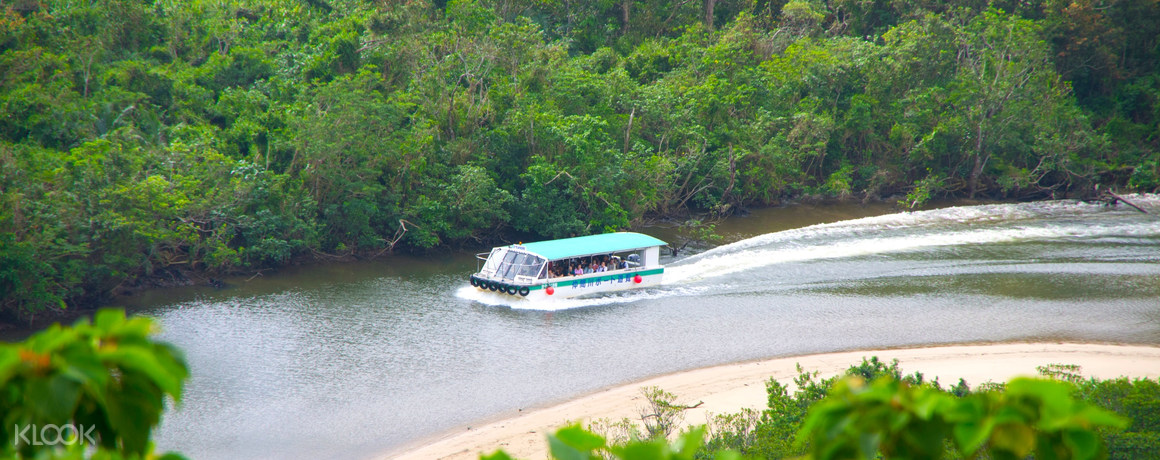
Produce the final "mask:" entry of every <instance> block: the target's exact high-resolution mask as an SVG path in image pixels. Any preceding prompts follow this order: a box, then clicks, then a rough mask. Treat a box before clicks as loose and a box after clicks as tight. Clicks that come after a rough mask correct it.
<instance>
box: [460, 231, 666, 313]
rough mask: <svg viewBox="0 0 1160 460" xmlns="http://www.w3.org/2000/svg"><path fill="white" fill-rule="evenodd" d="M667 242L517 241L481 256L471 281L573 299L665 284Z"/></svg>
mask: <svg viewBox="0 0 1160 460" xmlns="http://www.w3.org/2000/svg"><path fill="white" fill-rule="evenodd" d="M665 244H666V243H665V242H664V241H661V240H659V239H656V238H653V237H651V236H648V235H644V234H640V233H632V232H619V233H605V234H602V235H590V236H580V237H576V238H564V239H559V240H550V241H539V242H535V243H527V244H522V243H521V244H513V245H509V246H500V247H497V248H492V250H491V252H490V253H480V254H476V258H477V259H479V261H480V263H479V267H478V268H479V269H478V271H477V272H476V273H475V274H473V275H471V278H470V281H471V285H472V286H475V287H477V288H479V289H483V290H488V291H493V292H496V293H500V294H506V295H510V296H516V297H525V298H528V299H533V300H534V299H546V298H554V297H559V298H568V297H578V296H584V295H589V294H599V293H605V292H614V291H623V290H627V289H636V288H643V287H648V286H655V285H657V284H660V282H661V276H663V275H664V273H665V267H664V266H663V265H661V264H660V247H661V246H664V245H665Z"/></svg>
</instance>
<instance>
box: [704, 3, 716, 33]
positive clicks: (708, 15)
mask: <svg viewBox="0 0 1160 460" xmlns="http://www.w3.org/2000/svg"><path fill="white" fill-rule="evenodd" d="M716 5H717V0H705V30H713V7H714V6H716Z"/></svg>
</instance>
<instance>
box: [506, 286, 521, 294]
mask: <svg viewBox="0 0 1160 460" xmlns="http://www.w3.org/2000/svg"><path fill="white" fill-rule="evenodd" d="M517 292H520V289H519V288H517V287H515V286H508V287H507V293H508V294H511V295H516V293H517Z"/></svg>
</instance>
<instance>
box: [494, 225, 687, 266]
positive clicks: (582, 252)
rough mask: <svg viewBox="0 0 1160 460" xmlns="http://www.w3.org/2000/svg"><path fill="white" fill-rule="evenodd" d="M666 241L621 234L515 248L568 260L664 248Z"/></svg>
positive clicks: (646, 236) (567, 239) (532, 244)
mask: <svg viewBox="0 0 1160 460" xmlns="http://www.w3.org/2000/svg"><path fill="white" fill-rule="evenodd" d="M665 244H666V243H665V242H664V241H661V240H658V239H656V238H653V237H651V236H648V235H644V234H640V233H633V232H619V233H605V234H603V235H589V236H578V237H576V238H564V239H562V240H550V241H537V242H535V243H527V244H524V245H518V244H513V245H512V246H511V247H513V248H517V249H519V248H523V249H524V250H526V251H528V252H531V253H534V254H539V255H540V256H543V257H544V258H546V259H548V260H556V259H566V258H569V257H579V256H587V255H592V254H606V253H610V252H620V251H631V250H634V249H641V248H648V247H652V246H664V245H665Z"/></svg>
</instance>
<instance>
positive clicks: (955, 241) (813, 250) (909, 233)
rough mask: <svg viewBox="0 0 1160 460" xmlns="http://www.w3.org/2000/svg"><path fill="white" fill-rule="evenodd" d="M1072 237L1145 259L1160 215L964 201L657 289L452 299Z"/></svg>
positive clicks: (783, 244) (547, 305)
mask: <svg viewBox="0 0 1160 460" xmlns="http://www.w3.org/2000/svg"><path fill="white" fill-rule="evenodd" d="M1129 199H1130V200H1132V201H1133V202H1134V203H1136V204H1138V205H1140V206H1142V207H1144V208H1145V209H1150V210H1154V211H1150V212H1160V195H1132V196H1129ZM1052 242H1074V243H1086V244H1101V243H1106V244H1116V245H1133V244H1138V245H1144V246H1148V247H1155V248H1157V250H1156V251H1143V252H1142V255H1141V256H1140V257H1142V260H1143V261H1148V262H1155V261H1156V260H1155V259H1156V258H1157V257H1158V255H1157V254H1160V217H1157V216H1156V215H1149V214H1142V213H1139V212H1137V211H1135V210H1131V209H1126V208H1123V207H1120V208H1109V207H1106V206H1104V205H1101V204H1088V203H1081V202H1075V201H1049V202H1035V203H1015V204H995V205H979V206H963V207H954V208H944V209H936V210H930V211H918V212H904V213H898V214H890V215H884V216H876V217H867V218H861V219H853V220H847V221H841V222H834V223H828V224H819V225H812V226H808V227H803V228H798V229H792V230H786V231H780V232H774V233H768V234H765V235H760V236H756V237H753V238H748V239H745V240H742V241H738V242H735V243H732V244H727V245H724V246H720V247H717V248H714V249H711V250H709V251H706V252H703V253H700V254H697V255H693V256H690V257H687V258H685V259H681V260H678V261H675V262H672V263H670V264H669V265H668V266H667V267H666V268H665V275H664V281H663V284H661V285H660V286H658V287H655V288H651V289H646V290H641V291H627V292H618V293H614V294H608V295H603V296H600V297H594V298H581V299H548V300H545V301H536V302H532V301H528V300H526V299H518V298H512V297H511V296H506V295H499V294H495V293H492V292H486V291H479V290H478V289H475V288H472V287H470V286H464V287H462V288H460V289H459V290H458V291H457V292H456V296H458V297H460V298H464V299H468V300H473V301H477V302H480V303H483V304H487V305H497V306H507V307H511V308H513V309H528V310H547V311H555V310H565V309H570V308H580V307H591V306H597V305H607V304H621V303H630V302H636V301H640V300H647V299H656V298H665V297H673V296H689V295H697V294H700V293H702V292H705V291H707V290H709V289H713V290H715V291H716V290H719V289H720V286H715V284H719V283H703V281H706V280H714V281H715V280H717V279H720V277H722V276H727V275H733V274H738V273H741V272H757V271H760V270H763V269H771V268H773V267H775V266H778V265H784V264H791V263H810V262H814V261H825V260H833V259H846V258H858V257H875V256H886V255H897V254H920V255H921V254H925V255H926V256H929V257H930V258H936V257H941V256H940V255H938V254H936V253H937V252H939V251H948V250H949V251H954V250H957V249H960V248H979V247H987V246H990V245H1003V244H1025V243H1052Z"/></svg>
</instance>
